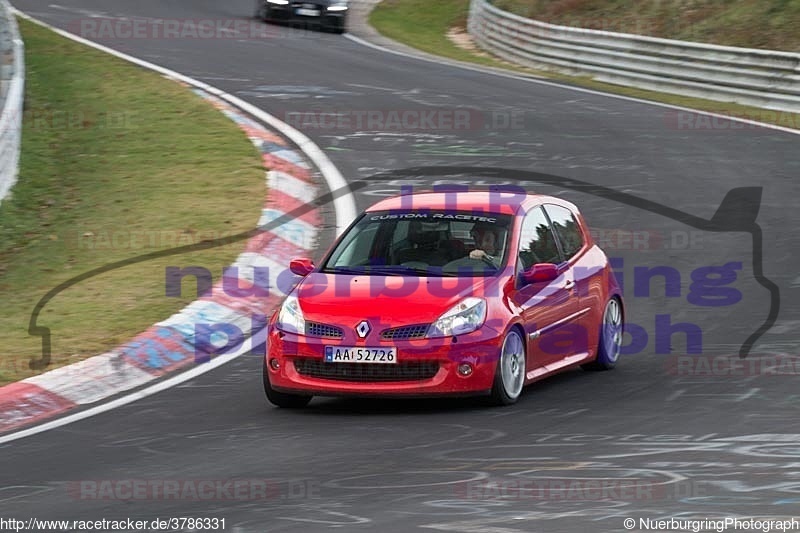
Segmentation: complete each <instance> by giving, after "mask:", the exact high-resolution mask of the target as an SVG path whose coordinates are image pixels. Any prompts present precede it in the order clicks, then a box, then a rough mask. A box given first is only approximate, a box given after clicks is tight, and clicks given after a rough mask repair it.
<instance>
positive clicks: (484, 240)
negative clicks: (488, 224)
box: [475, 231, 497, 255]
mask: <svg viewBox="0 0 800 533" xmlns="http://www.w3.org/2000/svg"><path fill="white" fill-rule="evenodd" d="M475 245H476V246H477V247H478V249H480V250H483V251H484V252H486V253H487V254H489V255H495V254H496V253H497V238H496V237H495V235H494V232H491V231H482V232H478V233H477V235H476V239H475Z"/></svg>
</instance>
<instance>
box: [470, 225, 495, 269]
mask: <svg viewBox="0 0 800 533" xmlns="http://www.w3.org/2000/svg"><path fill="white" fill-rule="evenodd" d="M470 233H471V235H472V238H473V239H474V240H475V249H474V250H472V251H471V252H470V253H469V257H470V259H481V260H483V261H486V262H488V263H491V264H492V265H494V266H495V267H499V266H500V238H499V235H498V232H497V228H495V227H494V226H491V225H487V224H480V223H478V224H475V225H474V226H473V227H472V230H470Z"/></svg>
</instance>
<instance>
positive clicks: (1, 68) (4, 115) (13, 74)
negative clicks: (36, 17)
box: [0, 0, 25, 202]
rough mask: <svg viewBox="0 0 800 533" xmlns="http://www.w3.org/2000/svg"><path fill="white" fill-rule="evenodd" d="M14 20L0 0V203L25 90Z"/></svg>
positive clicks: (15, 153)
mask: <svg viewBox="0 0 800 533" xmlns="http://www.w3.org/2000/svg"><path fill="white" fill-rule="evenodd" d="M24 50H25V48H24V46H23V44H22V39H21V38H20V35H19V29H18V28H17V21H16V19H15V18H14V15H13V14H12V13H11V7H10V6H9V5H8V2H7V1H6V0H0V202H1V201H2V200H3V198H5V197H6V195H7V194H8V192H9V191H10V190H11V187H12V186H13V185H14V183H15V182H16V181H17V174H18V172H19V149H20V140H21V137H22V101H23V98H24V93H25V53H24Z"/></svg>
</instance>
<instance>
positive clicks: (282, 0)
mask: <svg viewBox="0 0 800 533" xmlns="http://www.w3.org/2000/svg"><path fill="white" fill-rule="evenodd" d="M267 3H268V4H278V5H279V6H285V5H287V4H288V3H289V0H267Z"/></svg>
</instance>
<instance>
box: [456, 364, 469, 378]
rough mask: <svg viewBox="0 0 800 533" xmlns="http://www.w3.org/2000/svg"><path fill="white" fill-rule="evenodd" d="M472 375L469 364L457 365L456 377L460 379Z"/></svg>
mask: <svg viewBox="0 0 800 533" xmlns="http://www.w3.org/2000/svg"><path fill="white" fill-rule="evenodd" d="M470 374H472V365H471V364H469V363H461V364H460V365H458V375H459V376H462V377H467V376H469V375H470Z"/></svg>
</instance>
